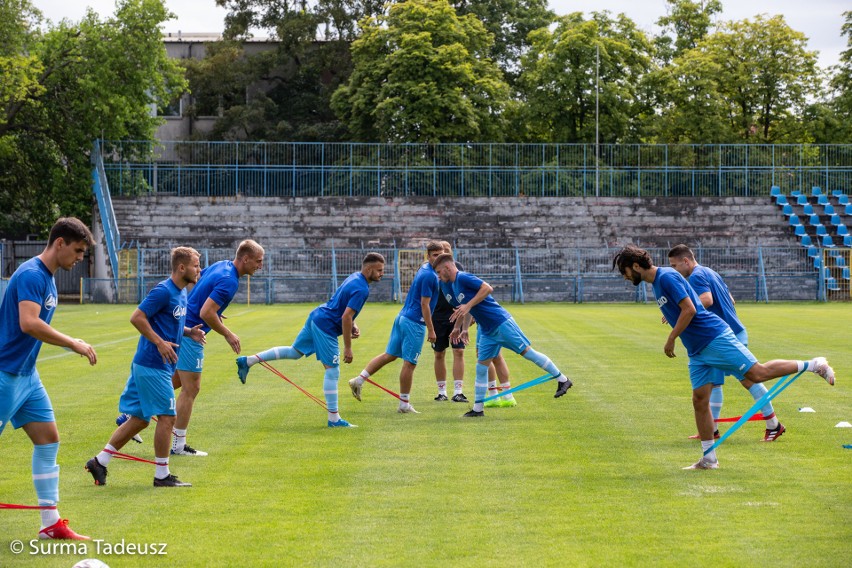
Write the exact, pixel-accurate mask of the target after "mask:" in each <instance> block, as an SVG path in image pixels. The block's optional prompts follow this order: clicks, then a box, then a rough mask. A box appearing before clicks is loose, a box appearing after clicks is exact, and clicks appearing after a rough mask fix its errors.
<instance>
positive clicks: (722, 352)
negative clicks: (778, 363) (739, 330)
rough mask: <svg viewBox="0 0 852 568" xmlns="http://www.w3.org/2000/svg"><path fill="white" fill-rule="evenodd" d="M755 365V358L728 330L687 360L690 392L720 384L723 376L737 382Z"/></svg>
mask: <svg viewBox="0 0 852 568" xmlns="http://www.w3.org/2000/svg"><path fill="white" fill-rule="evenodd" d="M755 363H757V358H755V356H754V355H752V354H751V351H749V350H748V348H747V347H746V346H745V345H743V344H742V343H740V342H739V341H738V340H737V338H736V337H735V336H734V332H733V331H731V330H728V331H726V332H724V333H723V334H722V335H720V336H719V337H717V338H716V339H714V340H713V341H711V342H710V344H709V345H707V347H705V348H704V349H702V350H701V352H700V353H698V354H697V355H694V356H692V357H690V358H689V380H690V381H691V382H692V390H695V389H697V388H699V387H702V386H704V385H706V384H714V385H718V384H721V383H720V382H719V381H720V380H721V381H722V382H724V376H725V375H733V376H734V377H736V378H737V379H739V380H743V378H745V374H746V373H747V372H748V370H749V369H751V368H752V366H753V365H754V364H755Z"/></svg>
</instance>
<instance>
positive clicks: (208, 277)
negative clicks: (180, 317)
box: [186, 260, 240, 333]
mask: <svg viewBox="0 0 852 568" xmlns="http://www.w3.org/2000/svg"><path fill="white" fill-rule="evenodd" d="M239 287H240V275H239V274H238V273H237V267H236V266H234V263H233V261H230V260H220V261H219V262H217V263H214V264H211V265H210V266H208V267H207V268H205V269H204V270H202V271H201V276H200V277H199V278H198V283H197V284H196V285H195V286H194V287H193V288H192V292H190V293H189V298H188V299H187V303H186V325H187V326H189V327H195V326H196V325H198V324H202V325H201V329H203V330H204V333H207V332H209V331H210V326H209V325H207V324H206V323H204V320H203V319H201V308H202V306H204V302H206V301H207V298H210V299H211V300H213V301H214V302H216V304H218V306H219V309H218V310H216V314H217V315H219V316H221V315H222V312H224V311H225V308H227V307H228V304H230V303H231V300H233V299H234V295H235V294H236V293H237V288H239Z"/></svg>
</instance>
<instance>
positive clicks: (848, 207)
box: [846, 203, 852, 215]
mask: <svg viewBox="0 0 852 568" xmlns="http://www.w3.org/2000/svg"><path fill="white" fill-rule="evenodd" d="M846 214H847V215H852V203H849V204H847V205H846Z"/></svg>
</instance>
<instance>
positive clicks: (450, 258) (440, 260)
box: [432, 253, 455, 268]
mask: <svg viewBox="0 0 852 568" xmlns="http://www.w3.org/2000/svg"><path fill="white" fill-rule="evenodd" d="M445 262H455V260H454V259H453V255H451V254H448V253H444V254H442V255H441V256H439V257H438V258H436V259H435V262H433V263H432V268H438V267H439V266H441V265H442V264H444V263H445Z"/></svg>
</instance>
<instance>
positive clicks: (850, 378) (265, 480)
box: [0, 304, 852, 567]
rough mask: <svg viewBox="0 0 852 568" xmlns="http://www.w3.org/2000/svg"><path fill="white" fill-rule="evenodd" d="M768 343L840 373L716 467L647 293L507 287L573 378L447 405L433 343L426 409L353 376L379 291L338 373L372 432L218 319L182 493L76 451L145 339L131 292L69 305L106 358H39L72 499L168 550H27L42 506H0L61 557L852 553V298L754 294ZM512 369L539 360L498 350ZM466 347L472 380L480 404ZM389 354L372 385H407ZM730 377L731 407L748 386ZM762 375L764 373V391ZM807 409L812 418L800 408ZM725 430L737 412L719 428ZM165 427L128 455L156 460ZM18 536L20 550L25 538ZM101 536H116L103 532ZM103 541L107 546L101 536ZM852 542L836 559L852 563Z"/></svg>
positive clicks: (265, 559) (265, 327) (284, 333)
mask: <svg viewBox="0 0 852 568" xmlns="http://www.w3.org/2000/svg"><path fill="white" fill-rule="evenodd" d="M312 307H313V306H308V305H279V306H251V307H247V306H244V305H234V306H232V307H231V308H229V311H228V313H227V315H228V316H229V319H228V325H229V326H230V327H231V328H232V329H233V330H234V331H235V332H237V333H238V334H239V335H240V337H241V339H242V345H243V350H244V352H248V353H253V352H256V351H259V350H261V349H264V348H268V347H271V346H273V345H287V344H289V343H290V342H291V341H292V340H293V339H294V338H295V335H296V333H297V332H298V330H299V329H300V328H301V326H302V323H303V321H304V317H305V315H306V314H307V313H308V312H309V311H310V309H311V308H312ZM738 307H739V310H740V315H741V317H742V319H743V321H744V322H745V323H746V325H747V327H748V330H749V335H750V339H751V345H752V350H753V352H754V353H755V355H757V357H758V358H759V359H761V360H763V361H765V360H768V359H771V358H809V357H812V356H816V355H825V356H827V357H828V358H829V361H830V362H831V363H832V365H833V366H834V369H835V371H836V373H837V381H838V382H837V386H835V387H834V388H832V387H829V386H828V385H827V384H826V383H825V382H824V381H823V380H822V379H820V378H818V377H816V376H815V375H813V374H810V373H807V374H805V375H803V376H802V377H801V378H800V379H799V380H798V381H796V382H795V383H794V384H793V385H792V386H791V387H790V388H789V389H787V390H786V391H784V393H782V394H781V395H780V396H779V397H778V398H777V399H776V400H775V409H776V411H777V412H778V415H779V417H780V419H781V421H782V422H783V423H784V424H785V425H786V427H787V429H788V430H787V433H786V434H785V435H784V436H783V437H782V438H780V440H779V441H778V442H775V443H771V444H765V443H762V442H760V439H761V438H762V435H763V427H764V426H763V423H754V422H752V423H749V424H747V425H746V426H744V427H743V428H742V429H741V430H739V431H738V432H737V433H736V434H734V435H733V436H732V437H731V438H730V439H729V440H728V441H726V442H725V443H724V444H723V445H722V446H721V448H720V450H719V452H718V453H719V459H720V463H721V468H720V469H719V470H716V471H682V470H681V467H683V466H686V465H689V464H690V463H693V462H694V461H696V460H697V459H698V457H699V456H700V447H699V445H698V442H696V441H691V440H688V439H687V436H688V435H690V434H692V433H694V431H695V424H694V421H693V414H692V406H691V400H690V386H689V381H688V376H687V368H686V363H687V358H686V355H685V351H684V349H683V346H682V345H681V344H680V343H679V342H678V357H677V358H676V359H673V360H669V359H667V358H666V357H665V355H664V354H663V351H662V348H663V343H664V341H665V337H666V334H667V332H668V327H664V326H662V325H661V324H660V314H659V311H658V310H657V308H656V306H654V305H653V304H648V305H632V304H631V305H561V304H539V305H526V306H513V305H509V306H508V308H509V310H510V311H511V312H512V313H513V315H514V316H515V319H516V320H517V321H518V323H519V324H520V326H521V328H522V329H523V330H524V332H525V333H526V335H527V336H528V337H529V338H530V339H531V340H532V343H533V346H534V347H535V348H536V349H537V350H539V351H542V352H544V353H546V354H548V355H549V356H550V357H551V358H552V359H553V360H554V362H556V363H557V365H559V366H560V368H561V369H562V370H564V371H565V372H566V374H568V375H569V376H570V377H571V378H572V379H573V380H574V382H575V386H574V388H572V389H571V390H570V391H569V392H568V394H567V395H566V396H565V397H563V398H561V399H558V400H554V399H553V390H554V389H555V386H554V384H553V383H547V384H545V385H542V386H539V387H535V388H532V389H529V390H526V391H523V392H521V393H519V394H518V396H517V399H518V401H519V405H518V406H517V407H516V408H509V409H491V410H489V411H488V412H486V417H485V419H483V420H468V419H464V420H463V419H462V418H460V417H461V415H462V414H463V413H464V412H465V411H466V410H467V407H466V406H463V405H461V404H457V403H451V402H443V403H438V402H434V401H433V400H432V399H433V397H434V396H435V392H436V391H435V383H434V375H433V370H432V356H431V349H429V347H428V346H426V348H425V349H424V351H423V355H422V357H421V364H420V365H419V367H418V369H417V371H416V373H415V382H414V392H413V395H412V402H413V404H414V405H415V406H416V408H417V409H418V410H419V411H420V414H418V415H400V414H397V413H396V400H395V399H393V398H392V397H390V396H388V395H387V394H386V393H383V392H381V391H380V390H378V389H377V388H375V387H372V386H371V385H365V387H364V389H365V390H364V396H363V399H364V400H363V402H360V403H359V402H357V401H356V400H355V399H353V398H352V397H351V396H350V394H349V391H348V388H347V385H346V383H345V380H346V379H349V378H350V377H352V376H354V375H356V374H357V373H358V371H360V370H361V369H363V367H364V365H365V364H366V363H367V361H369V359H370V358H372V357H373V356H374V355H377V354H379V353H381V352H382V351H383V350H384V346H385V343H386V341H387V338H388V333H389V331H390V326H391V323H392V320H393V317H394V315H395V314H396V312H397V311H398V309H399V306H395V305H372V304H371V305H368V306H367V307H366V308H365V309H364V311H363V312H362V314H361V316H360V317H359V318H358V323H359V325H360V327H361V330H362V337H361V338H360V339H359V340H357V341H356V342H355V343H354V347H355V349H354V350H355V362H354V363H353V364H351V365H343V366H342V371H341V383H340V384H341V387H342V388H341V398H340V400H341V404H340V406H341V414H342V416H343V417H344V418H346V419H348V420H350V421H351V422H353V423H355V424H358V425H359V426H360V427H359V428H357V429H351V430H338V429H334V430H332V429H328V428H326V427H325V420H326V417H325V413H324V411H323V410H322V409H320V408H319V407H318V406H317V405H315V404H314V403H313V402H311V401H310V400H308V398H306V397H305V396H304V395H302V394H301V393H299V392H298V391H297V390H296V389H295V388H293V387H292V386H291V385H289V384H287V383H285V382H284V381H282V380H281V379H280V378H278V377H276V376H275V375H273V374H272V373H270V372H269V371H267V370H264V369H262V368H260V367H255V368H253V369H252V372H251V374H250V375H249V378H248V383H247V384H246V385H242V384H240V382H239V381H238V380H237V378H236V374H235V371H234V369H235V367H234V362H233V360H234V355H233V354H232V353H231V352H230V350H229V349H228V347H227V344H226V343H225V341H224V340H223V339H222V338H221V337H219V336H215V335H214V336H211V337H210V341H209V343H208V347H207V358H206V363H205V372H204V379H203V386H202V392H201V395H200V397H199V399H198V401H197V402H196V406H195V413H194V415H193V421H192V424H191V428H190V431H189V438H188V439H189V442H190V444H191V445H193V446H195V447H197V448H199V449H203V450H205V451H208V452H210V456H209V457H206V458H190V457H183V456H178V457H173V458H172V460H171V469H172V472H174V473H176V474H177V475H178V476H180V477H181V479H184V480H186V481H190V482H192V483H193V484H194V486H193V487H192V488H189V489H155V488H153V487H152V484H151V481H152V477H153V466H150V465H147V464H139V463H134V462H128V461H123V460H113V461H112V463H111V465H110V468H109V478H108V480H109V483H108V485H107V486H105V487H96V486H94V485H93V484H92V479H91V476H90V475H89V474H88V473H86V472H85V471H84V470H83V464H84V463H85V462H86V460H87V459H89V458H90V457H92V456H93V455H94V454H95V453H97V451H98V450H100V449H101V448H102V447H103V445H104V444H105V442H106V441H107V439H108V438H109V436H110V434H111V433H112V431H113V429H114V428H115V424H114V422H113V420H114V419H115V416H116V412H117V401H118V397H119V395H120V394H121V391H122V388H123V386H124V383H125V380H126V378H127V374H128V369H129V365H130V360H131V357H132V355H133V353H134V350H135V345H136V340H137V337H138V336H137V334H136V333H135V332H134V330H133V328H132V327H131V325H130V324H129V322H128V319H129V317H130V314H131V312H132V309H133V307H132V306H66V305H63V306H61V307H60V308H59V310H58V311H57V315H56V317H55V318H54V325H55V326H56V327H57V328H59V329H61V330H63V331H66V332H68V333H70V334H72V335H75V336H79V337H82V338H84V339H85V340H87V341H89V342H90V343H92V344H93V345H95V346H96V348H97V350H98V355H99V362H98V364H97V366H95V367H89V365H87V364H86V363H85V362H84V361H83V360H82V359H80V358H79V357H78V356H76V355H73V354H70V353H66V352H64V351H62V350H60V349H57V348H54V347H50V346H46V347H44V348H43V349H42V352H41V358H40V360H39V364H38V368H39V371H40V373H41V376H42V380H43V381H44V383H45V385H46V387H47V390H48V392H49V393H50V395H51V399H52V401H53V405H54V408H55V410H56V414H57V421H58V424H59V428H60V432H61V435H62V446H61V449H60V452H59V463H60V465H61V466H62V476H61V480H60V492H61V493H60V495H61V503H60V511H61V513H62V515H63V517H68V518H70V519H71V526H72V527H73V528H74V529H75V530H77V531H78V532H81V533H83V534H88V535H91V536H93V537H94V538H98V539H102V541H103V542H104V543H108V544H113V545H114V544H116V543H120V542H121V541H122V539H124V542H125V543H138V544H139V545H142V546H144V545H146V544H154V543H165V544H166V545H167V547H166V550H167V552H168V555H167V556H159V557H158V556H153V557H152V556H139V555H107V554H103V553H101V554H97V550H96V548H95V544H91V543H90V544H89V547H88V554H87V555H86V556H80V555H76V554H73V553H71V551H68V550H64V551H63V550H59V551H56V553H54V554H50V555H42V554H38V555H31V554H29V553H30V552H31V551H32V549H31V548H30V545H29V541H30V539H32V538H34V537H35V534H36V532H37V530H38V529H37V527H38V515H37V513H34V512H29V511H0V566H3V567H7V566H63V567H70V566H72V565H73V564H74V563H75V562H77V561H79V560H80V559H82V558H84V557H98V558H100V559H101V560H103V561H105V562H106V563H107V564H109V565H110V566H112V567H117V566H118V567H121V566H146V567H149V566H166V565H168V566H371V567H372V566H401V565H409V566H476V567H481V566H612V565H630V566H636V565H655V566H656V565H662V566H685V565H699V566H702V565H703V566H713V567H719V566H744V565H749V564H752V565H761V566H774V567H778V566H848V562H849V553H850V542H852V467H850V465H852V450H848V449H844V448H843V447H842V445H843V444H852V429H842V428H835V425H836V424H837V423H838V422H840V421H852V404H850V402H852V386H850V384H852V353H850V345H852V324H850V322H852V305H849V304H844V305H838V304H819V305H818V304H778V305H753V304H752V305H740V306H738ZM506 358H507V361H508V362H509V366H510V368H511V370H512V378H513V383H514V384H519V383H521V382H523V381H525V380H528V379H531V378H534V377H537V376H539V375H540V374H541V372H540V371H539V369H538V368H537V367H535V366H534V365H532V364H531V363H529V362H527V361H525V360H523V359H522V358H520V357H518V356H516V355H514V354H511V353H507V354H506ZM277 367H278V368H279V369H281V370H282V371H283V372H284V374H285V375H287V376H288V377H289V378H291V379H293V380H295V381H297V382H298V383H299V384H300V385H302V386H304V387H306V388H308V389H309V390H310V391H311V392H313V393H314V394H316V395H317V396H322V387H321V385H322V368H321V366H320V365H319V363H318V362H317V361H316V360H315V359H313V358H311V359H307V360H306V359H302V360H300V361H296V362H293V361H279V362H277ZM473 369H474V357H473V351H472V350H471V351H469V356H468V358H467V375H466V386H465V391H466V393H467V395H468V396H469V398H471V400H472V399H473V396H472V395H473V373H474V371H473ZM398 372H399V364H398V362H397V363H395V364H394V365H391V366H389V367H386V368H385V369H384V370H383V371H381V372H380V373H378V374H377V375H376V376H375V377H374V379H375V380H376V381H378V382H380V383H381V384H384V385H386V386H388V387H390V388H392V389H393V390H398V382H397V376H398ZM735 383H736V381H735V380H733V379H730V378H729V379H728V386H727V387H726V390H725V396H726V399H725V408H724V409H723V415H725V416H732V415H738V414H741V413H742V412H743V411H745V410H746V409H747V408H749V407H750V406H751V404H752V402H753V401H752V399H751V397H750V396H749V395H748V393H747V392H746V391H745V389H743V388H741V387H740V386H739V385H737V384H735ZM769 386H771V384H770V385H769ZM803 406H810V407H812V408H814V409H815V410H816V413H814V414H806V413H799V412H798V409H799V408H800V407H803ZM726 427H727V425H726V426H723V428H722V429H723V431H724V428H726ZM152 433H153V432H152V429H151V431H149V430H146V431H144V432H143V433H142V436H143V438H145V443H144V444H143V445H141V446H140V445H137V444H134V443H132V442H131V443H130V444H129V445H128V446H127V447H126V451H128V452H130V453H134V454H136V455H139V456H141V457H146V458H152V457H153V449H152V445H151V441H152ZM30 455H31V445H30V442H29V440H28V438H27V437H26V435H25V434H24V433H23V431H20V430H18V431H12V430H11V429H10V428H7V429H6V431H5V432H4V433H3V435H2V437H0V456H2V464H3V467H2V468H0V501H4V502H10V503H26V504H34V503H35V494H34V491H33V489H32V482H31V478H30V473H31V470H30ZM15 539H20V540H22V541H24V543H25V550H24V553H22V554H20V555H17V556H16V555H13V554H12V553H11V552H10V550H9V546H10V542H11V541H13V540H15ZM102 546H103V545H102ZM102 550H103V548H102ZM844 558H845V560H844Z"/></svg>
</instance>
